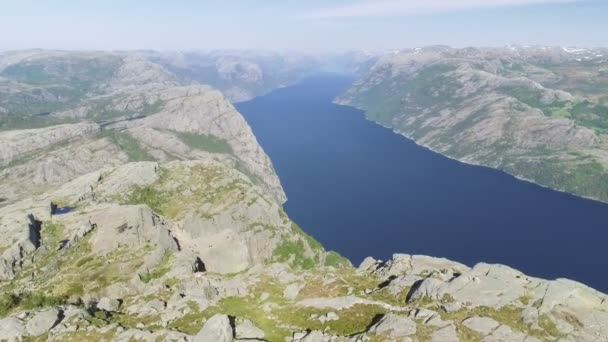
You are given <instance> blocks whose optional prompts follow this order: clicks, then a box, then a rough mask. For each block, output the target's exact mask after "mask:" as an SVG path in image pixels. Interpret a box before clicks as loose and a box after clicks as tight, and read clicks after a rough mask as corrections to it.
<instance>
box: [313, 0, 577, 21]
mask: <svg viewBox="0 0 608 342" xmlns="http://www.w3.org/2000/svg"><path fill="white" fill-rule="evenodd" d="M576 1H581V0H359V1H357V2H355V3H353V4H350V5H343V6H337V7H327V8H323V9H320V10H317V11H312V12H308V13H305V14H304V15H303V16H302V17H303V18H306V19H328V18H353V17H388V16H401V15H409V14H420V13H434V12H449V11H458V10H468V9H476V8H493V7H515V6H526V5H539V4H560V3H570V2H576Z"/></svg>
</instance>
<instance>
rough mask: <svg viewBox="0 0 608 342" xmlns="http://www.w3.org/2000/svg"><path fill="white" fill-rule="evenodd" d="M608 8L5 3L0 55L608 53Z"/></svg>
mask: <svg viewBox="0 0 608 342" xmlns="http://www.w3.org/2000/svg"><path fill="white" fill-rule="evenodd" d="M606 18H608V1H606V0H578V1H577V0H336V1H327V0H325V1H321V0H307V1H303V0H282V1H281V0H264V1H262V0H259V1H253V0H230V1H227V0H224V1H221V0H207V1H204V0H201V1H194V0H173V1H160V0H147V1H144V0H131V1H121V0H104V1H99V0H98V1H90V0H88V1H87V0H79V1H76V0H63V1H59V0H56V1H50V0H48V1H47V0H19V1H5V0H2V1H0V49H20V48H32V47H41V48H60V49H142V48H149V49H215V48H254V49H281V50H286V49H288V50H304V51H328V50H331V51H336V50H346V49H378V48H380V49H392V48H406V47H415V46H422V45H433V44H446V45H451V46H456V47H460V46H480V45H483V46H503V45H507V44H541V45H568V46H582V47H593V46H608V20H607V19H606Z"/></svg>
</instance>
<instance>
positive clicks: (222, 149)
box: [173, 132, 233, 154]
mask: <svg viewBox="0 0 608 342" xmlns="http://www.w3.org/2000/svg"><path fill="white" fill-rule="evenodd" d="M173 133H174V134H175V135H176V136H177V137H178V138H179V139H180V140H181V141H182V142H183V143H184V144H186V145H188V147H190V148H192V149H195V150H202V151H207V152H209V153H224V154H232V153H233V151H232V147H231V146H230V144H228V142H227V141H226V140H224V139H221V138H218V137H215V136H212V135H206V134H196V133H189V132H173Z"/></svg>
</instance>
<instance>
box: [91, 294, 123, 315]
mask: <svg viewBox="0 0 608 342" xmlns="http://www.w3.org/2000/svg"><path fill="white" fill-rule="evenodd" d="M120 304H121V302H120V300H118V299H110V298H108V297H104V298H101V299H100V300H99V302H98V303H97V308H98V309H99V310H103V311H108V312H115V311H118V309H119V308H120Z"/></svg>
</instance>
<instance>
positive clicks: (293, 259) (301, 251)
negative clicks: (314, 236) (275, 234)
mask: <svg viewBox="0 0 608 342" xmlns="http://www.w3.org/2000/svg"><path fill="white" fill-rule="evenodd" d="M305 251H306V250H305V247H304V242H303V241H302V240H301V239H298V240H296V241H290V240H284V241H283V242H282V243H281V244H279V245H278V246H277V248H275V250H274V251H273V252H272V256H273V259H274V260H275V261H277V262H283V263H285V262H288V263H289V265H290V266H291V267H292V268H294V269H303V270H309V269H312V268H314V267H315V266H316V264H315V261H314V260H313V259H312V258H310V257H307V256H305Z"/></svg>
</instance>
